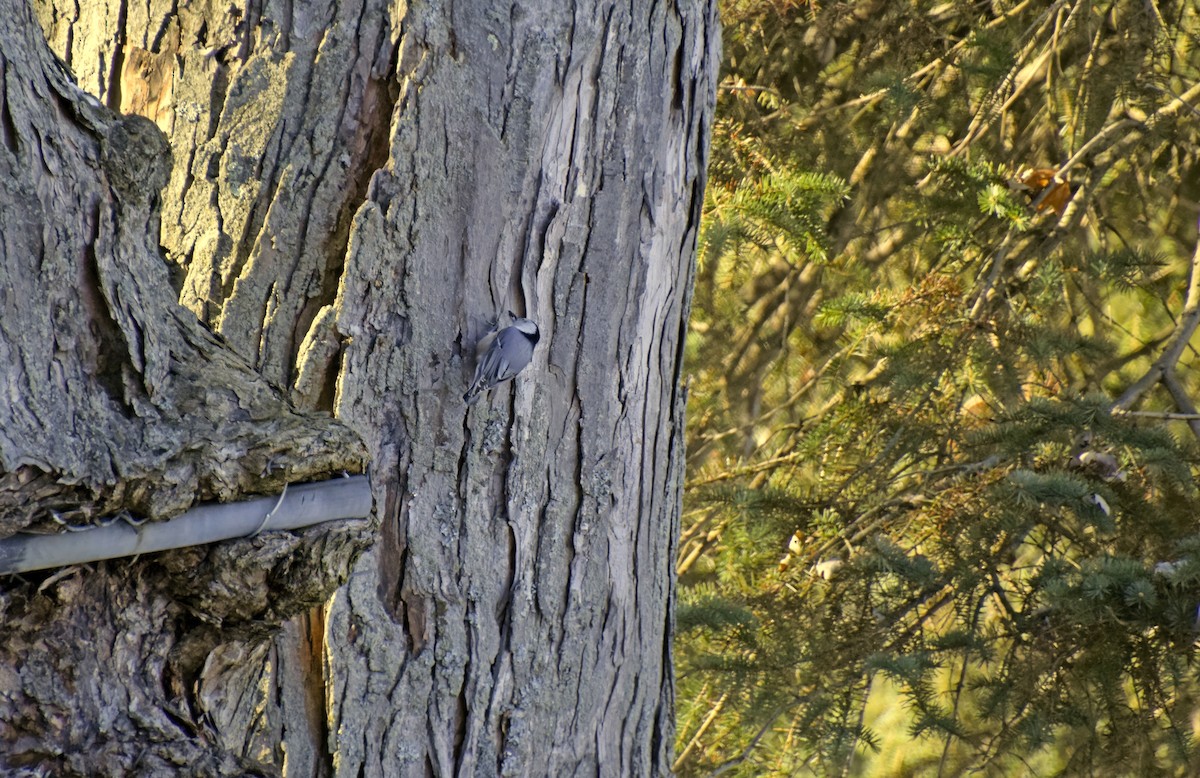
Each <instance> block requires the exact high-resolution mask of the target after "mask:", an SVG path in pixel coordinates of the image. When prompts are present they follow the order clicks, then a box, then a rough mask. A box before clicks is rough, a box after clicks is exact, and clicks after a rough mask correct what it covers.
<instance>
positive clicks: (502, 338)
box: [463, 311, 541, 405]
mask: <svg viewBox="0 0 1200 778" xmlns="http://www.w3.org/2000/svg"><path fill="white" fill-rule="evenodd" d="M508 315H509V317H510V318H511V319H512V322H513V323H512V325H510V326H508V327H505V328H504V329H502V330H500V332H498V333H496V336H495V337H494V338H493V339H492V343H491V345H490V346H488V349H487V353H486V354H484V355H483V359H481V360H479V364H478V365H477V366H476V367H475V378H473V379H472V380H471V386H470V387H469V388H468V389H467V393H466V394H464V395H463V399H464V400H466V402H467V405H474V404H475V403H476V402H478V401H479V397H480V396H481V395H482V394H483V393H484V392H486V391H487V390H488V389H491V388H492V387H493V386H495V385H496V384H501V383H504V382H505V381H507V380H509V379H510V378H512V377H513V376H515V375H516V374H517V373H519V372H521V371H522V370H524V369H525V366H526V365H528V364H529V362H530V360H532V359H533V347H534V346H536V345H537V342H538V338H540V337H541V333H539V332H538V326H537V325H536V324H534V323H533V322H532V321H530V320H529V319H522V318H521V317H519V316H517V315H516V314H515V313H513V312H512V311H509V312H508Z"/></svg>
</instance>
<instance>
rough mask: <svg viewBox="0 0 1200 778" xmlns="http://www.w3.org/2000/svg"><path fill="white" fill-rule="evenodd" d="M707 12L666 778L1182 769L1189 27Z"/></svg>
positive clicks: (762, 3)
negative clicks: (707, 159) (714, 115)
mask: <svg viewBox="0 0 1200 778" xmlns="http://www.w3.org/2000/svg"><path fill="white" fill-rule="evenodd" d="M724 19H725V22H726V30H725V49H726V60H727V64H726V72H725V74H724V80H723V84H722V90H721V93H720V95H719V98H718V99H719V103H718V114H719V117H720V119H719V122H718V124H717V127H716V134H715V138H714V144H715V146H714V153H713V160H712V166H711V170H710V187H709V192H708V195H707V201H706V210H705V223H704V232H703V240H702V246H701V253H700V268H699V273H698V277H697V289H696V303H695V310H694V313H693V330H692V333H691V335H690V337H689V342H688V360H689V361H688V366H689V367H688V369H689V372H690V373H691V390H690V406H689V476H688V481H689V484H688V490H687V496H686V506H685V508H686V509H685V517H684V526H683V535H682V541H681V544H680V551H679V559H678V560H677V569H678V573H679V581H680V606H679V612H678V621H677V626H678V631H679V638H678V641H677V644H676V662H677V666H678V673H679V697H680V700H679V716H678V738H679V740H678V744H677V754H678V761H677V765H676V768H677V770H678V771H679V772H680V774H682V775H708V774H714V773H723V774H732V775H745V776H757V775H797V774H799V775H897V774H908V775H967V774H981V775H996V776H1008V775H1025V774H1036V775H1105V776H1113V775H1131V776H1150V775H1193V774H1200V753H1198V752H1197V747H1196V737H1197V732H1196V724H1195V723H1194V721H1193V719H1194V718H1195V714H1196V708H1197V704H1198V699H1197V697H1198V694H1200V678H1198V677H1197V665H1196V659H1195V650H1194V649H1195V647H1196V645H1197V637H1198V636H1200V492H1198V490H1197V485H1196V475H1197V467H1198V465H1200V446H1198V441H1200V413H1197V409H1196V406H1195V402H1196V399H1195V398H1197V397H1198V396H1200V373H1198V372H1197V370H1196V367H1197V364H1198V362H1200V355H1198V353H1197V352H1196V350H1195V349H1196V346H1197V345H1200V339H1197V338H1196V337H1195V331H1196V329H1197V327H1198V326H1200V249H1198V246H1197V216H1198V215H1200V165H1198V164H1197V163H1198V159H1197V155H1198V154H1200V52H1198V51H1197V43H1198V42H1200V7H1197V6H1196V5H1195V4H1194V3H1164V2H1162V1H1161V0H1158V1H1157V2H1142V0H1136V1H1135V0H1111V1H1110V2H1101V1H1099V0H1094V1H1091V2H1089V1H1087V0H1075V1H1074V2H1072V1H1071V0H1058V1H1055V2H1051V1H1050V0H1040V1H1038V2H1003V3H978V2H969V1H967V0H950V1H949V2H944V1H943V2H921V1H919V0H908V1H906V2H894V3H893V2H878V1H874V2H821V3H816V2H805V1H804V0H729V2H727V3H726V4H725V8H724Z"/></svg>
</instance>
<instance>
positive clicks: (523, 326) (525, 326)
mask: <svg viewBox="0 0 1200 778" xmlns="http://www.w3.org/2000/svg"><path fill="white" fill-rule="evenodd" d="M512 326H514V327H516V328H517V329H519V330H520V331H521V332H524V333H525V334H526V335H537V334H538V326H537V325H536V324H534V323H533V322H532V321H530V320H529V319H518V318H513V323H512Z"/></svg>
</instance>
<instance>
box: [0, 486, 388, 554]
mask: <svg viewBox="0 0 1200 778" xmlns="http://www.w3.org/2000/svg"><path fill="white" fill-rule="evenodd" d="M370 514H371V486H370V483H369V482H368V480H367V477H366V476H365V475H356V476H351V477H349V478H334V479H331V480H329V481H319V482H316V483H308V484H301V485H299V486H292V487H285V488H284V490H283V493H282V494H280V495H279V496H278V497H260V498H257V499H254V500H247V501H245V502H231V503H207V504H204V505H198V506H196V507H195V508H192V509H191V510H189V511H187V512H185V513H181V514H179V515H178V516H176V517H174V518H172V519H167V520H166V521H156V522H146V523H145V524H142V525H140V526H137V527H135V526H132V525H131V524H129V523H127V522H124V521H119V520H118V521H114V522H113V523H111V524H109V525H107V526H103V527H92V528H88V529H82V530H78V531H75V532H63V533H60V534H57V535H31V534H21V533H18V534H16V535H12V536H11V537H7V538H3V539H0V575H7V574H12V573H26V572H30V571H32V570H44V569H46V568H49V567H63V566H66V565H76V564H81V563H84V562H96V561H98V560H101V559H115V558H117V557H125V556H134V555H136V554H150V553H153V552H155V551H167V550H169V549H173V548H186V547H187V546H198V545H202V544H204V543H215V542H217V541H220V540H229V539H231V538H240V537H246V536H252V535H256V534H258V533H259V532H265V531H267V530H284V529H298V528H300V527H308V526H311V525H313V524H320V523H322V522H326V521H338V520H342V519H363V518H366V517H367V516H369V515H370Z"/></svg>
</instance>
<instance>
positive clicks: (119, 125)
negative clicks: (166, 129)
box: [100, 114, 172, 203]
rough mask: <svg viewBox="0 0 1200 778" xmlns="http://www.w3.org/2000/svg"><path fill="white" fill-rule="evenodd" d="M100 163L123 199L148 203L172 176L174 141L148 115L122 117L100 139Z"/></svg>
mask: <svg viewBox="0 0 1200 778" xmlns="http://www.w3.org/2000/svg"><path fill="white" fill-rule="evenodd" d="M100 163H101V164H102V165H103V166H104V172H105V173H106V174H107V176H108V181H109V184H110V185H111V186H112V188H113V189H114V190H115V191H116V192H117V195H118V196H119V197H120V198H121V199H122V200H123V201H125V202H130V203H146V202H149V201H150V200H151V199H152V198H155V197H157V196H158V193H159V192H161V191H162V188H163V187H164V186H166V185H167V180H168V179H169V178H170V176H171V164H172V159H171V143H170V141H168V140H167V136H166V135H164V134H163V131H162V130H160V129H159V128H158V126H157V125H156V124H155V123H154V122H152V121H150V120H149V119H147V118H146V117H144V116H137V115H136V114H130V115H126V116H122V117H121V118H120V120H119V121H117V122H115V123H114V124H113V125H112V126H111V127H110V128H109V130H108V132H107V133H106V134H105V135H104V136H103V137H102V138H101V139H100Z"/></svg>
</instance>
